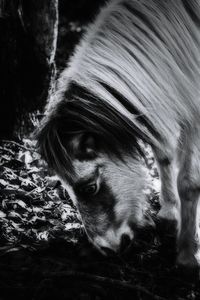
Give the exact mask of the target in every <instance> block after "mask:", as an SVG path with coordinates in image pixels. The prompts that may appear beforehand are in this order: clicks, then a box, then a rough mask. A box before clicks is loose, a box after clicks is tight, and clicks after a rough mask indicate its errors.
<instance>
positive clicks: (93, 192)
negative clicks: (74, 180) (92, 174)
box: [79, 182, 98, 195]
mask: <svg viewBox="0 0 200 300" xmlns="http://www.w3.org/2000/svg"><path fill="white" fill-rule="evenodd" d="M90 189H91V190H90ZM79 192H80V193H81V194H83V195H84V194H85V195H96V194H97V192H98V186H97V184H96V182H94V183H90V184H87V185H85V186H82V187H81V188H79Z"/></svg>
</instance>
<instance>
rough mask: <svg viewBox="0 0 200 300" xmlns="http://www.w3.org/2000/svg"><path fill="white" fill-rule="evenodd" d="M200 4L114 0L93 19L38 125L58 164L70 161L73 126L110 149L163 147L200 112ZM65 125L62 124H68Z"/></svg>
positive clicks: (48, 154) (44, 148) (43, 148)
mask: <svg viewBox="0 0 200 300" xmlns="http://www.w3.org/2000/svg"><path fill="white" fill-rule="evenodd" d="M199 25H200V4H199V3H198V1H195V0H191V1H189V0H185V1H184V0H176V1H173V0H167V1H160V0H148V1H147V0H140V1H137V0H111V1H109V2H108V4H107V5H106V6H105V7H104V8H103V9H102V10H101V11H100V13H99V15H98V16H97V18H96V20H95V21H94V23H93V24H92V25H90V26H89V27H88V30H87V32H86V34H85V36H84V37H83V39H82V41H81V43H80V45H78V47H77V48H76V51H75V53H74V55H73V57H72V58H71V60H70V62H69V63H68V66H67V67H66V69H65V70H64V71H63V72H62V73H61V75H60V78H59V80H58V82H57V89H56V92H55V94H54V95H52V97H51V101H49V104H48V106H47V108H46V117H45V118H44V120H43V124H42V128H41V129H40V133H39V145H40V148H41V152H42V154H43V156H44V157H45V158H46V159H47V161H48V162H49V163H50V165H51V166H52V167H53V168H56V169H60V168H61V166H62V167H63V166H64V161H63V159H64V160H65V161H66V168H68V169H70V156H69V152H68V151H70V149H68V150H67V146H66V143H65V141H66V140H67V139H70V138H69V136H70V134H76V133H79V132H86V133H88V132H90V133H91V134H94V135H96V136H97V137H98V138H99V139H100V140H101V141H102V145H103V147H104V148H105V150H106V151H108V152H111V153H112V152H113V153H114V154H116V155H118V156H119V153H120V149H121V150H122V151H133V146H134V147H135V148H136V150H137V151H140V150H139V145H138V142H137V141H138V139H142V140H144V141H146V142H148V143H149V144H151V145H154V146H155V147H163V144H164V141H165V140H168V139H169V137H170V136H175V138H177V135H179V132H180V128H181V127H183V126H185V125H187V124H193V120H194V116H195V118H199V117H200V95H199V93H200V92H199V82H200V72H199V70H200V59H199V48H200V35H199V31H198V26H199ZM61 127H62V128H61Z"/></svg>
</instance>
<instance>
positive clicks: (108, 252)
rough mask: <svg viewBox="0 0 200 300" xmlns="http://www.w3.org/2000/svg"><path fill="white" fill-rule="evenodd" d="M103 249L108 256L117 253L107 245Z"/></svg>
mask: <svg viewBox="0 0 200 300" xmlns="http://www.w3.org/2000/svg"><path fill="white" fill-rule="evenodd" d="M101 250H102V251H103V252H104V253H105V254H106V255H107V256H108V257H111V256H114V255H116V253H115V252H114V251H113V250H112V249H110V248H107V247H101Z"/></svg>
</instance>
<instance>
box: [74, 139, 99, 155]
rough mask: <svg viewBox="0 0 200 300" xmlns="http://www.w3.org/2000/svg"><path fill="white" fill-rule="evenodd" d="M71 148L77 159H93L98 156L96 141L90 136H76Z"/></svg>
mask: <svg viewBox="0 0 200 300" xmlns="http://www.w3.org/2000/svg"><path fill="white" fill-rule="evenodd" d="M70 146H71V149H72V152H73V154H74V156H75V157H77V158H80V159H84V158H85V159H91V158H94V157H96V156H97V148H96V143H95V139H94V137H93V136H92V135H90V134H85V133H81V134H76V135H75V136H74V137H73V138H72V139H71V141H70Z"/></svg>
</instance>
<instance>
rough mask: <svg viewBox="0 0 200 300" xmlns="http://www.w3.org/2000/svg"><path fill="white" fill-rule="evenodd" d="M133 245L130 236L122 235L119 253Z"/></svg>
mask: <svg viewBox="0 0 200 300" xmlns="http://www.w3.org/2000/svg"><path fill="white" fill-rule="evenodd" d="M130 244H131V239H130V237H129V235H128V234H122V237H121V243H120V249H119V252H120V253H123V252H124V251H125V250H127V249H128V247H129V246H130Z"/></svg>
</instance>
